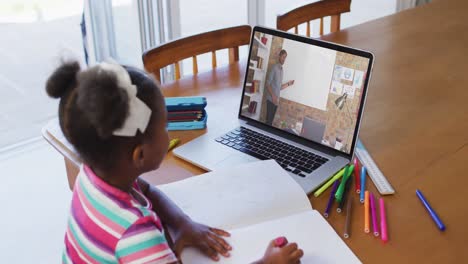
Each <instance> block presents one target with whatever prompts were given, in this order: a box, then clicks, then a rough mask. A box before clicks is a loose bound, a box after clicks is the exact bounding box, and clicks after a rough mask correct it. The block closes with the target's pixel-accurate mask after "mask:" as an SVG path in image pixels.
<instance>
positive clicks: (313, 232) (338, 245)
mask: <svg viewBox="0 0 468 264" xmlns="http://www.w3.org/2000/svg"><path fill="white" fill-rule="evenodd" d="M230 232H231V237H230V238H228V239H227V240H228V241H229V243H230V245H231V246H232V247H233V250H232V251H231V256H230V257H229V258H225V257H223V256H220V257H221V260H220V261H219V262H215V261H213V260H211V259H210V258H208V257H206V256H204V255H202V253H200V252H199V251H197V250H195V249H193V248H186V249H184V251H183V252H182V261H183V263H184V264H210V263H213V264H214V263H223V264H231V263H232V264H234V263H235V264H238V263H251V262H252V261H255V260H258V259H260V258H261V257H262V256H263V254H264V252H265V249H266V247H267V245H268V243H269V242H270V241H271V240H272V239H274V238H276V237H279V236H285V237H286V238H287V239H288V240H289V241H291V242H292V241H294V242H297V243H298V245H299V247H300V248H301V249H302V250H303V251H304V256H303V257H302V259H301V263H303V264H308V263H311V264H312V263H313V264H317V263H321V264H328V263H361V262H360V261H359V259H358V258H357V257H356V256H355V255H354V253H353V252H352V251H351V250H350V249H349V248H348V247H347V246H346V244H345V243H344V242H343V240H341V238H340V237H339V236H338V235H337V234H336V233H335V231H334V230H333V228H332V227H331V226H330V225H329V224H328V223H327V222H326V221H325V219H323V217H322V216H321V215H320V213H318V212H317V211H315V210H313V211H312V210H311V211H306V212H302V213H298V214H295V215H291V216H286V217H284V218H280V219H276V220H271V221H267V222H264V223H260V224H256V225H251V226H247V227H243V228H240V229H236V230H230Z"/></svg>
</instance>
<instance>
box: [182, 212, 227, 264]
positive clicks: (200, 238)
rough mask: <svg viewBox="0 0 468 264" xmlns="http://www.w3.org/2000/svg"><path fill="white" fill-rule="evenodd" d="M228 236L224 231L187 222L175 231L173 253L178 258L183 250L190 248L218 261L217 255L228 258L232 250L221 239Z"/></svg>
mask: <svg viewBox="0 0 468 264" xmlns="http://www.w3.org/2000/svg"><path fill="white" fill-rule="evenodd" d="M229 236H230V234H229V233H228V232H226V231H224V230H221V229H217V228H212V227H208V226H206V225H202V224H199V223H196V222H194V221H191V220H188V221H187V222H184V224H182V225H181V226H180V228H179V229H178V230H176V235H175V239H174V251H175V253H176V255H177V256H180V253H181V252H182V249H183V248H185V247H190V246H191V247H195V248H197V249H199V250H200V251H201V252H203V253H204V254H205V255H207V256H208V257H210V258H212V259H213V260H215V261H218V260H219V256H218V254H221V255H223V256H225V257H229V251H230V250H231V249H232V248H231V246H230V245H229V244H228V243H227V242H226V240H224V238H223V237H229Z"/></svg>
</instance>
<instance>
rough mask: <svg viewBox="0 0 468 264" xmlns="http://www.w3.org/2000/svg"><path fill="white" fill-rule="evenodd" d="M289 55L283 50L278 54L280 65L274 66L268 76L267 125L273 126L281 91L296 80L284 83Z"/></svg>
mask: <svg viewBox="0 0 468 264" xmlns="http://www.w3.org/2000/svg"><path fill="white" fill-rule="evenodd" d="M287 56H288V53H287V52H286V50H281V51H280V52H279V54H278V63H276V64H274V65H273V66H272V67H271V69H270V72H269V73H268V76H267V81H266V99H267V102H266V107H267V112H266V123H267V124H268V125H272V124H273V119H274V118H275V114H276V110H277V109H278V105H279V97H280V91H281V90H283V89H285V88H287V87H289V86H291V85H293V84H294V80H290V81H288V82H286V83H283V64H284V62H285V61H286V57H287Z"/></svg>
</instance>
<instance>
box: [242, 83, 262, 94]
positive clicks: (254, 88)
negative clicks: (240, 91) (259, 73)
mask: <svg viewBox="0 0 468 264" xmlns="http://www.w3.org/2000/svg"><path fill="white" fill-rule="evenodd" d="M245 91H246V92H247V93H257V92H259V91H260V81H259V80H253V81H252V83H251V84H250V85H246V87H245Z"/></svg>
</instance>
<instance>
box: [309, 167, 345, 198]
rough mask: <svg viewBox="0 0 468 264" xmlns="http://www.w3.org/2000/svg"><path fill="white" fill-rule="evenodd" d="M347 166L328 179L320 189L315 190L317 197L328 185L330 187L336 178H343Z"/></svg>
mask: <svg viewBox="0 0 468 264" xmlns="http://www.w3.org/2000/svg"><path fill="white" fill-rule="evenodd" d="M345 169H346V167H344V168H343V169H342V170H340V171H339V172H338V173H337V174H335V176H333V177H332V178H331V179H330V180H329V181H327V182H326V183H325V184H324V185H322V187H320V189H318V190H317V191H315V192H314V196H315V197H319V195H321V194H322V193H323V192H324V191H325V190H326V189H328V187H330V186H331V185H332V184H333V183H334V182H335V181H336V180H338V179H339V178H341V177H342V176H343V174H344V172H345Z"/></svg>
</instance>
